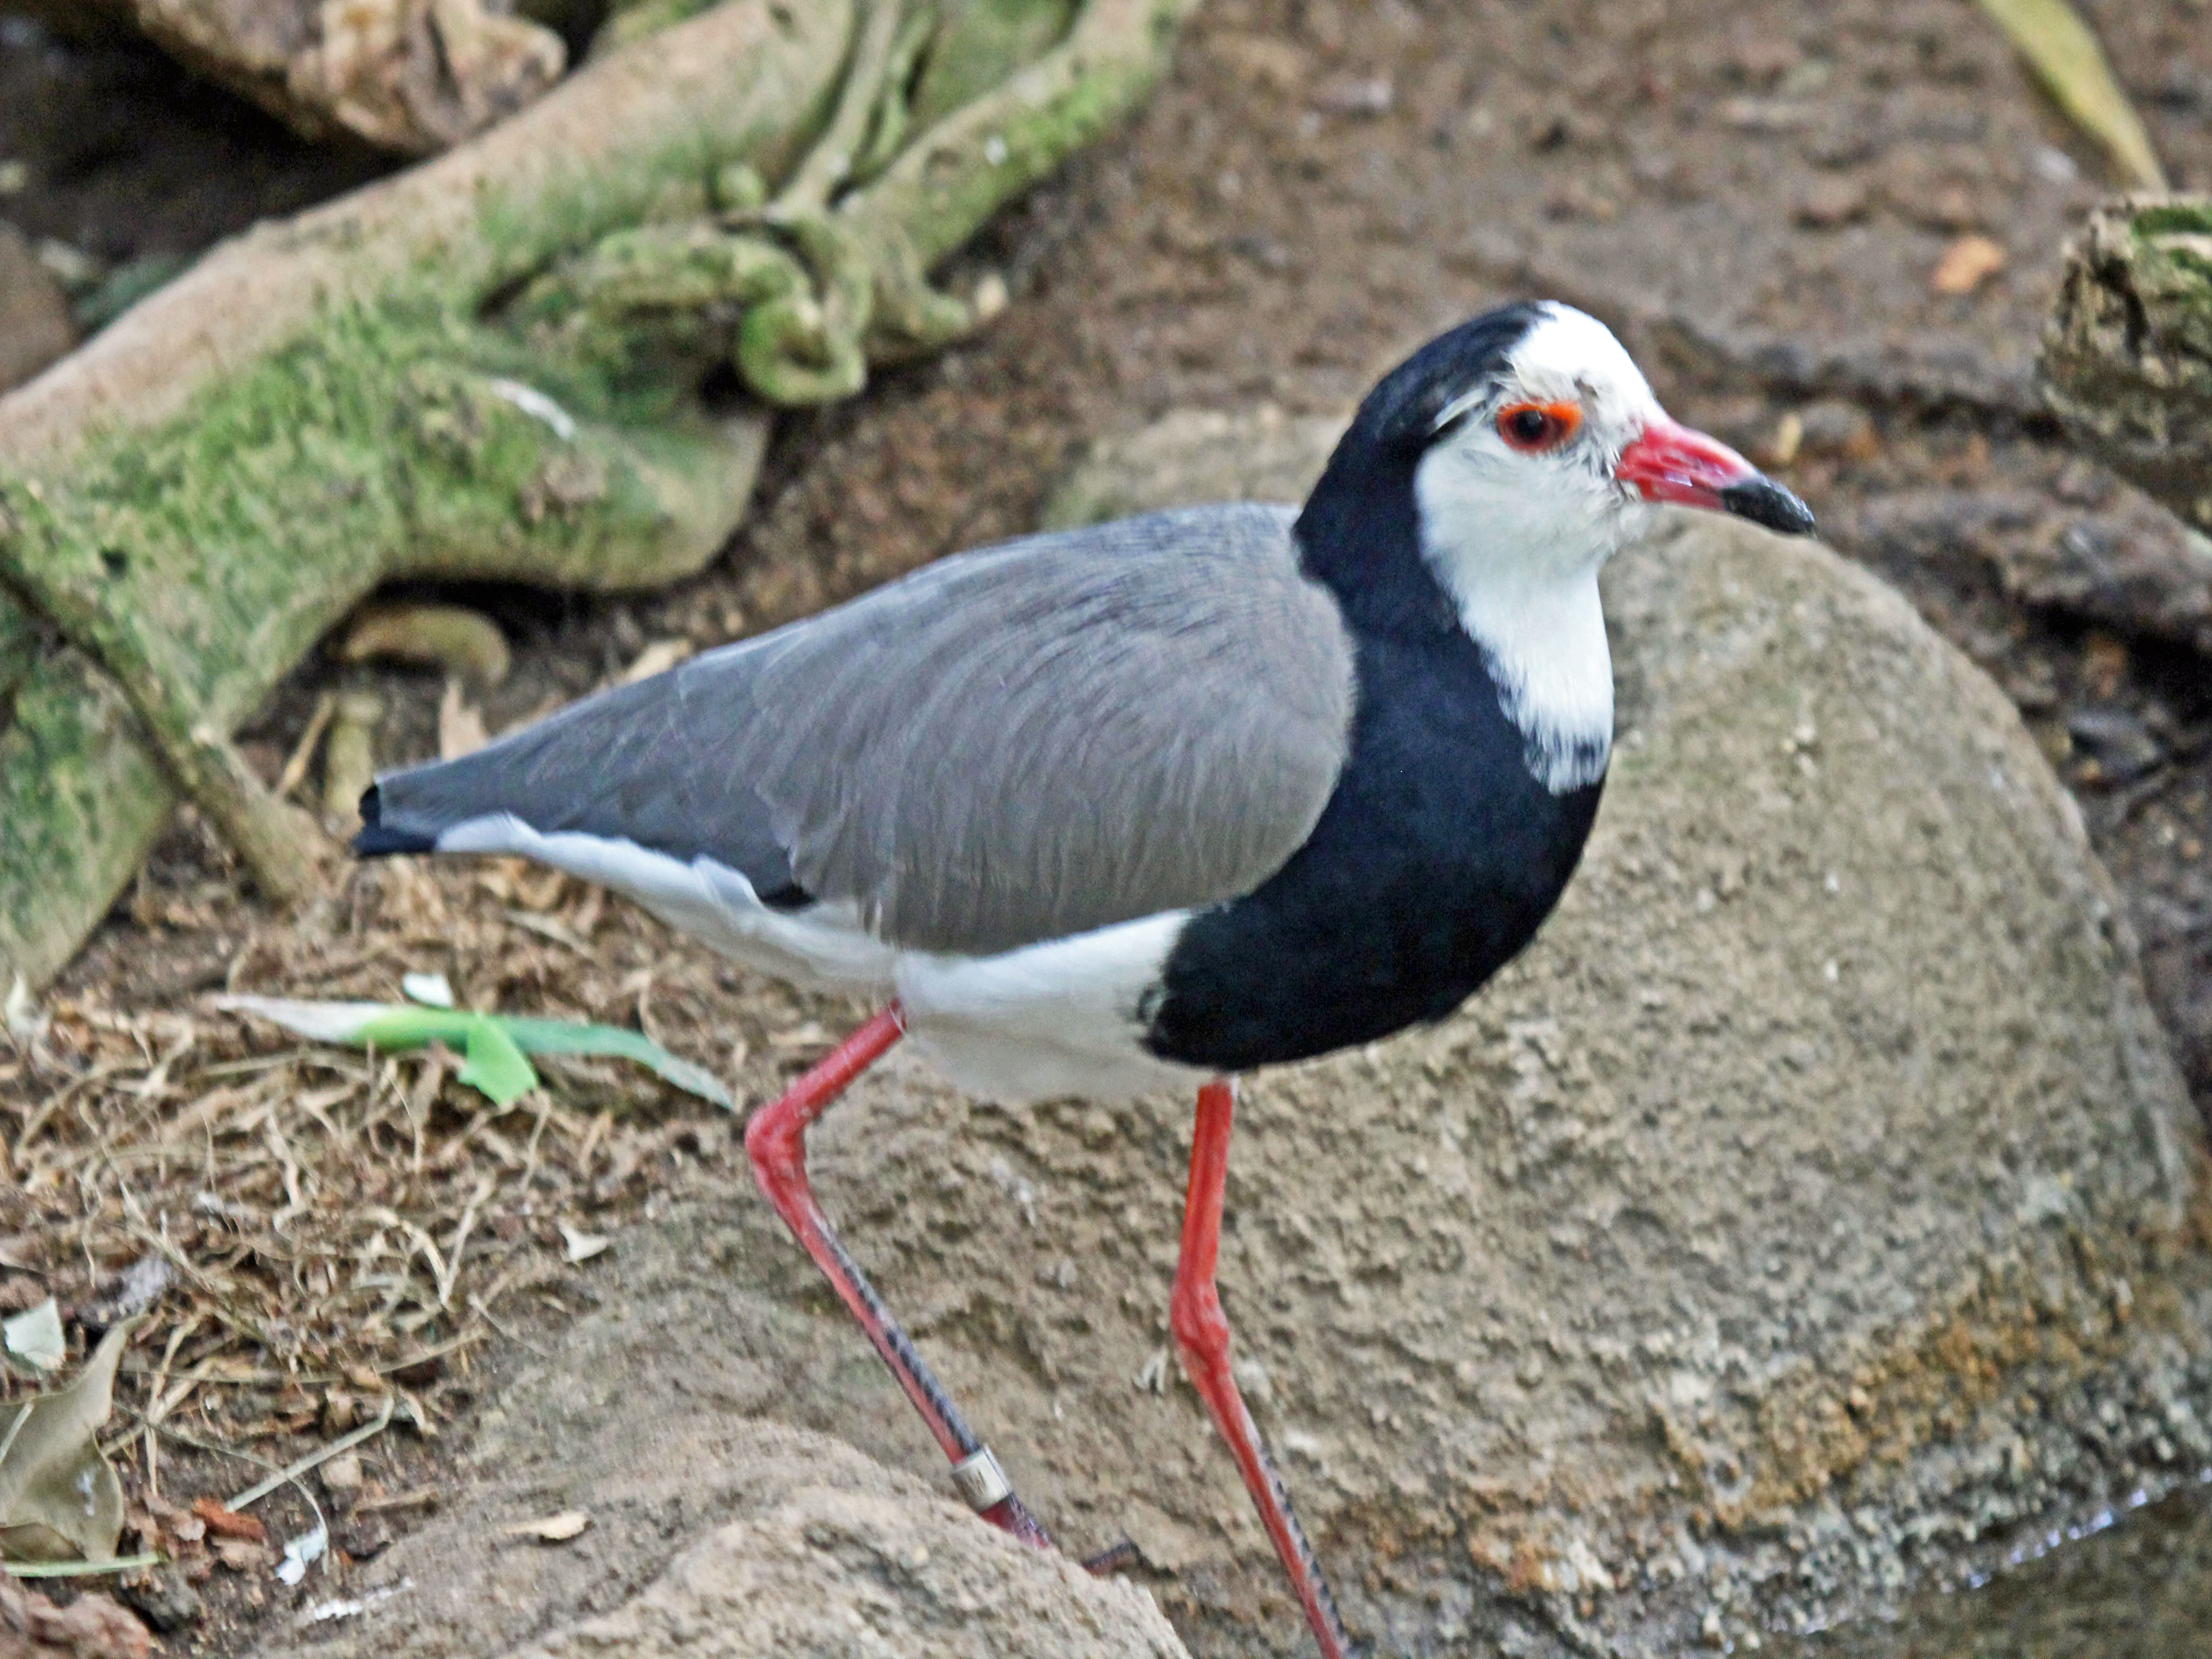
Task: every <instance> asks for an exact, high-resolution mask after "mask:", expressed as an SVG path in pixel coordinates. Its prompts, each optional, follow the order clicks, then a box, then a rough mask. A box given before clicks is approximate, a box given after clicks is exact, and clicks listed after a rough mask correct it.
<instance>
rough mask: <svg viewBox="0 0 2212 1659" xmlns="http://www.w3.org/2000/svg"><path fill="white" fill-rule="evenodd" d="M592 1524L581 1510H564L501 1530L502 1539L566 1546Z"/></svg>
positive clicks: (516, 1523) (590, 1518)
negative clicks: (526, 1539) (529, 1539)
mask: <svg viewBox="0 0 2212 1659" xmlns="http://www.w3.org/2000/svg"><path fill="white" fill-rule="evenodd" d="M591 1524H592V1517H591V1516H588V1515H586V1514H585V1513H584V1512H583V1510H562V1511H561V1513H560V1514H558V1515H548V1516H541V1517H539V1518H538V1520H535V1521H517V1522H513V1524H511V1525H509V1526H504V1527H501V1528H500V1529H499V1533H500V1536H501V1537H502V1538H534V1539H536V1540H537V1541H538V1542H539V1543H541V1544H565V1543H567V1542H568V1541H569V1540H570V1539H571V1538H574V1537H575V1536H576V1535H577V1534H579V1533H580V1532H582V1531H583V1530H584V1528H586V1527H588V1526H590V1525H591Z"/></svg>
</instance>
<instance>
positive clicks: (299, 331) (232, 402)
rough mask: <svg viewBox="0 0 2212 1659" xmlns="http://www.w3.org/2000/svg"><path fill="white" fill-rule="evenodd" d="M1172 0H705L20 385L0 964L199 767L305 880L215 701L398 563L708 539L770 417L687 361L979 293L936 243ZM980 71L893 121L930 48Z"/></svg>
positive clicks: (652, 569)
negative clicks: (1019, 20)
mask: <svg viewBox="0 0 2212 1659" xmlns="http://www.w3.org/2000/svg"><path fill="white" fill-rule="evenodd" d="M1039 3H1040V6H1041V7H1045V8H1054V7H1060V6H1064V4H1065V0H1039ZM1191 3H1192V0H1089V3H1087V4H1086V5H1085V6H1084V7H1083V8H1082V9H1081V10H1080V11H1079V13H1078V14H1077V15H1076V17H1075V19H1074V21H1073V24H1072V26H1071V27H1069V28H1068V29H1067V31H1066V34H1065V36H1064V38H1062V39H1061V40H1060V41H1059V43H1058V44H1056V45H1054V46H1051V48H1050V50H1048V51H1047V52H1044V53H1043V55H1042V57H1039V58H1036V60H1035V61H1034V62H1030V63H1027V64H1021V63H1018V62H1006V61H998V60H992V61H987V62H983V63H982V64H981V68H979V67H978V65H977V63H975V62H968V63H964V64H951V63H950V61H949V59H948V58H947V54H948V52H951V50H952V48H953V47H954V46H958V45H959V44H960V42H961V41H962V40H965V39H967V38H968V37H965V36H961V35H959V34H958V33H957V32H955V33H952V34H948V33H946V32H945V31H944V30H943V29H941V28H939V27H937V26H936V24H935V23H934V21H933V16H932V15H929V14H927V13H925V12H923V11H921V10H918V9H917V10H902V9H900V8H899V7H898V6H897V5H896V4H895V3H894V0H872V3H866V4H865V5H863V4H858V3H855V0H809V3H808V4H806V5H805V6H790V5H787V4H782V3H777V0H726V3H725V4H723V5H721V6H720V7H717V8H715V9H712V10H710V11H708V12H706V13H704V14H703V15H700V16H698V17H696V18H695V19H693V20H692V21H689V22H685V23H682V24H679V25H678V26H676V27H672V28H670V29H668V30H666V31H665V32H663V33H659V34H655V35H653V36H650V37H648V38H647V39H646V40H642V41H641V42H640V43H639V44H637V45H636V46H632V47H629V48H627V49H625V50H623V51H621V52H615V53H613V54H611V55H610V56H608V57H607V58H605V59H604V60H599V59H597V58H595V60H594V63H593V64H592V67H591V68H590V69H589V70H586V72H584V73H583V74H581V75H580V76H576V77H574V79H572V80H571V81H569V82H566V83H564V84H563V85H562V87H560V88H556V90H555V91H553V92H552V93H551V94H548V95H547V96H546V97H545V98H544V99H543V100H540V101H539V102H538V103H537V104H536V105H534V106H532V107H531V108H530V109H529V110H527V111H526V112H523V113H522V114H521V115H520V116H518V117H516V118H513V119H512V120H509V121H507V122H505V123H503V124H502V125H500V126H498V127H496V128H495V129H493V130H492V131H489V132H488V133H486V134H485V135H484V136H483V137H480V138H478V139H477V140H475V141H473V142H471V143H469V144H467V145H465V146H463V147H462V148H460V149H455V150H453V151H452V152H451V153H449V154H448V155H445V156H442V157H441V158H439V159H437V160H436V161H431V162H427V163H425V164H423V165H422V166H421V167H416V169H414V170H413V171H411V172H410V173H404V174H401V175H399V176H398V177H397V178H394V179H390V180H387V181H386V182H385V183H383V184H381V185H376V186H374V187H372V188H371V189H369V190H367V191H361V192H359V193H357V194H356V195H354V196H352V197H347V198H344V199H343V200H341V201H339V202H336V203H332V204H329V205H328V206H326V207H324V208H321V209H318V210H314V211H313V212H311V213H308V214H307V215H304V216H301V218H299V219H296V220H295V221H292V222H289V223H287V224H283V225H280V226H275V227H270V228H263V229H259V230H257V231H255V232H252V233H250V234H248V235H246V236H245V237H242V238H240V239H239V240H236V241H234V242H232V243H230V244H228V245H226V246H223V247H222V248H219V249H217V250H216V251H215V252H212V253H210V255H209V256H208V257H207V258H204V259H203V260H202V261H201V262H200V263H199V264H198V265H197V266H196V267H195V268H194V269H193V270H191V272H190V273H188V274H187V275H186V276H184V277H182V278H180V279H179V281H178V282H176V283H173V284H172V285H170V286H169V287H168V288H167V289H163V290H161V292H159V293H157V294H156V295H154V296H152V297H151V298H150V299H149V300H148V301H145V302H143V303H142V304H141V305H140V306H138V307H137V308H136V309H134V310H133V311H132V312H131V313H128V314H127V315H125V317H124V318H123V319H120V320H119V321H118V323H116V324H115V325H112V327H111V328H109V329H108V330H107V331H105V332H104V333H103V334H101V335H100V336H99V337H96V338H95V339H94V340H93V341H92V342H91V343H89V344H88V346H87V347H85V348H84V349H82V350H80V351H79V352H77V353H76V355H75V356H71V357H70V358H68V359H65V360H64V362H62V363H60V364H58V365H57V366H56V367H55V368H52V369H51V370H49V371H48V372H47V373H46V374H45V375H43V376H42V377H40V379H39V380H35V381H33V382H32V383H31V384H30V385H28V386H24V387H22V388H20V389H19V390H18V391H16V392H14V393H11V394H9V396H8V397H6V398H0V825H4V826H5V833H4V834H0V983H5V982H7V981H9V979H11V978H12V977H13V976H14V975H18V974H20V975H22V976H23V977H24V978H25V979H27V981H30V982H32V983H33V984H36V983H39V982H40V981H43V980H44V979H45V978H46V976H48V975H51V974H52V972H53V971H54V970H55V969H57V968H58V966H59V965H60V964H61V963H63V962H64V960H65V959H66V958H67V957H68V955H69V954H70V952H71V951H73V950H74V949H75V947H76V945H77V943H78V942H79V941H81V939H82V938H83V936H84V934H85V933H87V932H88V931H89V930H90V928H91V927H92V926H93V924H94V922H95V921H97V920H98V919H99V917H100V915H101V914H102V913H103V912H104V911H105V909H106V907H107V905H108V904H109V902H111V901H112V897H113V896H114V895H115V894H116V893H117V892H118V890H120V889H121V887H122V886H123V884H125V882H126V881H127V880H128V879H129V878H130V876H131V872H132V871H133V870H135V869H136V867H137V864H138V862H139V861H140V860H141V859H142V858H143V854H144V853H145V850H146V848H147V847H148V846H149V843H150V842H151V840H152V837H153V836H154V835H155V833H156V831H157V830H158V829H159V827H160V825H161V823H162V821H163V819H164V818H165V817H166V815H167V811H168V808H169V805H170V804H171V802H172V800H173V799H174V798H175V795H176V794H179V793H181V794H184V795H186V796H189V797H190V798H191V799H193V800H195V801H196V802H197V803H198V804H199V805H200V806H201V807H202V809H203V810H204V812H205V813H206V815H207V817H208V818H209V819H210V822H211V823H214V824H215V825H216V827H217V828H218V829H220V830H221V831H222V833H223V834H224V835H225V836H227V837H228V839H229V840H230V841H231V842H232V843H233V845H234V847H235V848H237V850H238V851H239V852H240V854H241V856H242V858H243V859H244V860H245V861H246V865H247V866H248V868H249V870H250V871H251V872H252V874H253V876H254V878H255V880H256V883H257V884H258V886H259V887H260V888H261V890H263V891H264V893H265V894H266V895H268V896H271V897H274V898H278V899H290V898H296V897H298V896H303V895H305V894H308V893H312V892H313V891H314V890H316V888H317V886H318V884H319V879H320V877H319V871H320V868H321V858H322V852H321V850H320V843H319V837H318V836H316V835H315V834H314V832H313V831H312V830H311V829H308V828H307V827H306V826H305V825H304V823H303V821H302V820H301V819H300V818H299V817H298V815H297V814H296V813H295V812H294V811H293V809H291V808H289V807H286V806H283V805H281V804H280V803H279V802H278V801H277V800H276V799H275V798H274V796H273V795H271V793H270V792H269V791H268V790H267V789H266V788H264V787H263V786H262V784H261V783H260V781H259V780H258V779H257V778H256V777H255V776H254V775H253V774H252V770H251V769H250V768H249V767H248V766H247V765H246V763H245V761H244V760H243V758H242V757H240V755H239V753H238V751H237V750H236V748H235V746H234V744H232V742H231V741H230V738H229V733H230V732H232V731H233V730H234V729H235V727H236V726H238V724H239V723H240V721H241V720H245V719H246V718H247V717H249V716H250V715H251V714H252V712H253V711H254V709H255V708H258V706H259V704H260V702H262V700H263V698H264V697H265V696H267V694H268V692H269V690H270V688H271V687H272V686H273V685H274V684H276V681H277V680H278V679H279V678H282V677H283V674H284V673H286V672H287V671H289V669H290V668H291V666H292V665H294V664H295V662H297V661H298V660H299V659H300V658H301V656H302V655H303V654H304V653H306V652H307V650H308V649H310V648H311V647H313V644H314V642H315V641H316V640H317V639H318V638H319V636H320V635H322V634H323V633H324V632H325V630H326V629H328V628H329V627H330V626H331V625H332V624H333V623H336V622H337V621H338V620H339V619H340V618H342V617H343V616H344V614H345V613H346V612H347V611H349V609H351V608H352V607H353V606H354V605H356V604H357V603H358V602H359V601H360V600H361V599H362V598H363V597H365V596H366V595H367V594H368V593H369V592H371V591H372V590H373V589H374V587H375V586H377V585H378V584H380V583H381V582H385V581H388V580H395V579H399V578H425V577H428V578H438V579H458V578H489V579H493V580H519V581H528V582H536V583H542V584H547V585H556V586H568V587H575V588H585V589H600V590H608V589H622V588H635V587H647V586H658V585H661V584H665V583H666V582H668V581H670V580H675V579H676V578H678V577H680V576H682V575H684V574H689V573H690V572H691V571H694V570H696V569H697V568H700V566H702V564H703V563H704V562H706V561H707V560H708V559H709V558H711V557H712V556H713V555H714V552H715V551H716V550H718V549H719V548H720V546H721V545H722V544H723V543H724V541H725V540H726V538H727V537H728V535H729V533H730V532H731V531H732V529H733V528H734V527H735V526H736V524H737V523H738V520H739V519H740V518H741V516H742V514H743V512H744V503H745V501H746V498H747V495H748V494H749V493H750V488H751V483H752V479H753V477H754V473H755V471H756V470H757V465H758V463H759V459H760V457H761V453H762V451H763V446H764V443H765V438H766V432H767V418H766V416H765V415H764V413H763V411H762V410H759V409H757V408H749V407H739V408H737V409H734V410H712V409H708V408H707V407H705V406H703V405H702V403H701V401H700V397H699V392H698V387H699V386H700V385H701V384H702V379H703V377H704V372H705V370H706V369H707V368H708V367H710V366H711V365H713V364H714V363H716V362H735V363H736V364H737V365H738V369H739V372H740V373H741V374H744V377H745V378H746V380H747V382H748V384H749V385H750V386H753V387H754V388H756V390H757V392H758V393H759V395H761V396H762V397H763V398H764V399H765V400H767V401H771V402H780V403H805V402H811V401H817V400H818V399H820V398H823V397H827V396H832V395H842V393H843V392H849V391H850V390H853V389H855V388H857V386H858V385H859V384H860V380H862V379H863V378H864V376H865V372H866V361H867V358H868V356H871V355H876V354H883V355H895V354H896V353H899V352H902V351H904V350H909V349H916V348H918V347H921V346H925V345H927V344H929V343H934V342H939V341H942V340H945V339H947V338H951V337H956V336H957V334H959V333H961V332H963V331H966V330H967V329H969V328H971V327H973V326H974V325H975V322H976V321H977V320H978V312H979V307H976V306H975V305H974V304H972V303H970V302H968V301H961V300H957V299H954V298H952V297H951V296H948V295H940V294H938V293H936V292H934V291H933V290H932V289H930V288H929V287H928V285H927V280H926V276H925V273H926V272H927V269H928V267H929V266H930V265H931V264H933V263H934V262H935V261H936V260H938V259H939V258H942V257H943V256H944V255H945V253H947V252H950V251H951V249H953V248H955V247H957V246H959V244H960V243H961V242H963V240H966V239H967V238H968V236H969V235H970V234H972V233H973V232H974V230H975V228H977V227H978V226H979V225H980V224H981V222H982V221H983V220H984V218H985V217H987V216H988V214H989V213H990V212H991V211H992V210H994V209H995V208H996V207H998V206H999V205H1000V204H1002V203H1004V202H1005V201H1006V200H1007V199H1009V198H1010V197H1012V196H1013V195H1014V194H1016V193H1018V191H1022V190H1024V189H1026V188H1028V187H1029V186H1030V185H1031V184H1033V183H1035V182H1036V180H1037V179H1039V178H1041V177H1042V176H1043V175H1044V174H1045V173H1047V172H1048V171H1050V169H1051V168H1052V167H1054V166H1055V165H1057V164H1058V162H1059V161H1060V160H1062V159H1063V158H1064V157H1065V156H1066V155H1068V154H1070V153H1071V152H1072V151H1073V150H1074V149H1077V148H1079V147H1080V146H1081V145H1083V144H1085V143H1089V142H1090V141H1091V140H1092V139H1093V138H1095V137H1097V136H1098V135H1099V134H1100V133H1101V132H1102V131H1104V130H1105V129H1106V128H1107V127H1108V126H1109V125H1111V124H1112V123H1113V122H1114V121H1115V120H1117V119H1119V118H1121V116H1122V115H1123V114H1124V113H1125V112H1127V110H1129V109H1130V108H1131V107H1132V106H1133V105H1134V104H1135V102H1136V101H1137V100H1139V98H1140V97H1141V96H1142V95H1143V93H1144V92H1145V90H1146V88H1147V87H1148V86H1149V84H1150V82H1151V81H1152V78H1153V76H1156V75H1157V74H1158V70H1159V69H1160V67H1161V65H1162V64H1163V63H1164V57H1165V52H1166V47H1167V44H1168V42H1169V40H1170V37H1171V34H1172V27H1173V25H1174V23H1175V22H1176V21H1178V19H1179V18H1180V16H1181V15H1182V13H1183V12H1184V11H1186V10H1187V9H1188V7H1189V5H1190V4H1191ZM1000 9H1003V8H1000ZM969 10H971V11H976V10H983V9H982V8H970V9H969ZM963 15H964V14H963ZM1056 15H1058V14H1056ZM981 38H984V39H985V40H986V41H987V42H988V41H989V40H992V39H998V40H1000V41H1001V43H1003V40H1004V39H1006V38H1011V37H1007V36H1005V35H1004V34H1003V32H1002V34H1001V35H1000V37H989V36H985V37H981ZM964 49H965V48H963V50H964ZM993 49H994V50H995V49H997V48H995V47H994V48H993ZM955 70H957V71H958V72H957V73H954V72H953V71H955ZM977 76H981V81H980V84H982V85H984V86H986V87H987V88H989V89H988V90H987V91H986V92H985V93H984V94H982V95H981V97H979V98H977V99H975V100H974V101H972V102H971V103H969V105H967V106H964V107H962V108H959V109H957V110H955V111H954V112H951V114H949V115H946V116H945V117H943V118H941V119H938V120H936V121H935V122H934V123H933V125H927V126H926V127H925V128H924V129H923V130H922V131H920V132H919V133H918V134H911V135H910V136H908V138H907V142H905V143H904V145H903V147H900V135H902V133H906V132H908V110H909V108H914V107H921V105H920V104H918V103H917V102H916V101H915V87H916V86H917V85H926V84H934V83H935V80H934V79H933V77H939V78H944V77H949V78H948V79H947V83H951V82H962V81H963V77H964V79H965V80H966V81H967V82H970V83H974V82H975V77H977ZM917 77H920V78H919V80H918V79H917ZM924 101H926V100H924ZM887 135H888V136H887ZM749 179H750V180H754V181H770V182H780V183H781V186H782V189H781V192H780V193H779V194H778V195H777V196H776V197H775V198H774V199H773V200H772V201H770V202H769V204H768V205H767V206H765V207H763V206H761V205H759V200H758V198H760V197H767V196H768V195H769V183H768V182H759V183H757V184H754V185H749V184H748V182H747V181H748V180H749ZM717 198H719V199H720V202H721V203H722V204H723V208H724V210H723V211H722V212H721V213H720V214H719V215H717V214H716V213H715V212H714V209H713V205H712V204H714V201H715V200H716V199H717ZM687 203H688V204H695V205H692V206H690V207H689V208H686V207H684V205H682V204H687ZM671 209H672V211H671ZM732 210H734V211H732Z"/></svg>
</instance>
